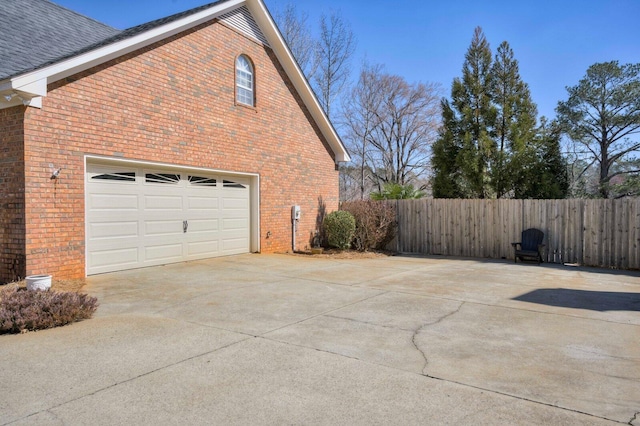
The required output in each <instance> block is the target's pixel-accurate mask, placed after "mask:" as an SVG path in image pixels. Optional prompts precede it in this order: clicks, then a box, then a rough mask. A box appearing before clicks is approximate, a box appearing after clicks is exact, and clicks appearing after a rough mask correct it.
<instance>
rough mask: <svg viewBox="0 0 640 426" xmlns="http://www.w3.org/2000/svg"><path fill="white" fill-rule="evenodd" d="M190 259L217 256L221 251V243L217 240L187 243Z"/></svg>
mask: <svg viewBox="0 0 640 426" xmlns="http://www.w3.org/2000/svg"><path fill="white" fill-rule="evenodd" d="M187 251H188V256H189V258H190V259H195V258H207V257H215V256H216V255H218V254H219V253H220V244H219V243H218V241H217V240H209V241H200V242H192V243H189V244H188V245H187Z"/></svg>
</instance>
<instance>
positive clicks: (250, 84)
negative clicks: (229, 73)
mask: <svg viewBox="0 0 640 426" xmlns="http://www.w3.org/2000/svg"><path fill="white" fill-rule="evenodd" d="M253 90H254V80H253V66H251V62H250V61H249V58H247V57H246V56H245V55H240V56H238V59H236V101H237V102H238V103H241V104H244V105H249V106H254V103H255V97H254V94H253Z"/></svg>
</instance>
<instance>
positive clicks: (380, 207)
mask: <svg viewBox="0 0 640 426" xmlns="http://www.w3.org/2000/svg"><path fill="white" fill-rule="evenodd" d="M341 209H342V210H345V211H348V212H349V213H351V214H352V215H353V217H354V218H355V219H356V232H355V234H354V237H353V243H352V247H353V248H354V249H355V250H358V251H367V250H384V249H385V248H386V246H387V245H388V244H389V243H390V242H391V240H393V238H394V237H395V234H396V210H395V207H394V205H393V204H392V203H389V202H384V201H372V200H363V201H349V202H346V203H343V204H342V207H341Z"/></svg>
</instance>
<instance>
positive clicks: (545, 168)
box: [512, 117, 569, 199]
mask: <svg viewBox="0 0 640 426" xmlns="http://www.w3.org/2000/svg"><path fill="white" fill-rule="evenodd" d="M560 137H561V130H560V127H559V126H558V123H557V122H552V123H551V124H547V120H546V119H545V118H544V117H542V119H541V125H540V127H539V128H538V129H536V135H535V137H534V138H533V139H532V140H531V141H529V143H527V144H526V145H525V146H524V147H523V148H522V149H519V150H518V151H516V152H514V153H513V155H512V163H513V166H512V170H513V174H512V178H513V187H514V196H515V198H533V199H555V198H565V197H566V196H567V194H568V192H569V176H568V168H567V162H566V160H565V159H564V158H563V157H562V153H561V151H560Z"/></svg>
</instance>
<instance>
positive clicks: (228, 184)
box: [223, 180, 246, 189]
mask: <svg viewBox="0 0 640 426" xmlns="http://www.w3.org/2000/svg"><path fill="white" fill-rule="evenodd" d="M223 185H224V187H225V188H242V189H244V188H246V186H244V185H243V184H241V183H238V182H234V181H231V180H225V181H224V182H223Z"/></svg>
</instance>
